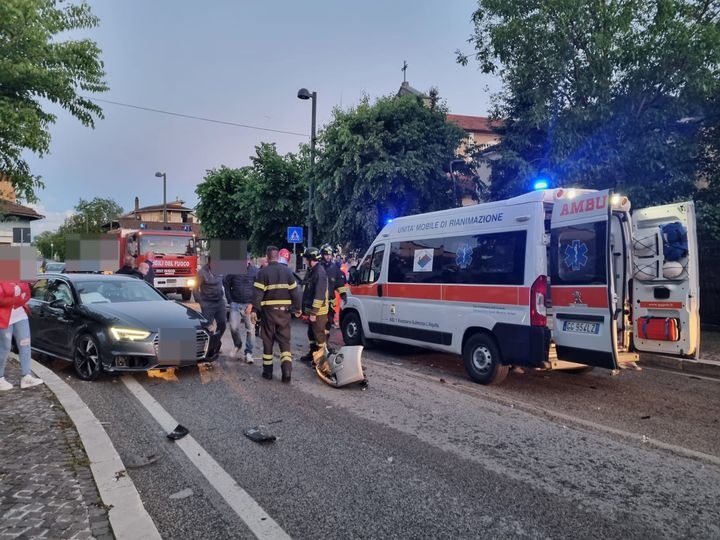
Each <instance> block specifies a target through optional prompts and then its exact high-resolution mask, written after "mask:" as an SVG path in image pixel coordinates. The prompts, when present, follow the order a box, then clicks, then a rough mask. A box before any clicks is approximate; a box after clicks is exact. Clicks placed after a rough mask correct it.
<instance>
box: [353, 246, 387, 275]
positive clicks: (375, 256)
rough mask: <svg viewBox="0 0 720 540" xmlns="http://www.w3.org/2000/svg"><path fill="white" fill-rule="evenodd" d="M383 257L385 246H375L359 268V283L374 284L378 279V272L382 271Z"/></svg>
mask: <svg viewBox="0 0 720 540" xmlns="http://www.w3.org/2000/svg"><path fill="white" fill-rule="evenodd" d="M384 255H385V245H384V244H380V245H379V246H375V249H374V250H373V252H372V253H371V254H369V255H368V256H366V257H365V259H363V261H362V263H361V264H360V267H359V275H360V280H359V283H360V284H362V283H375V282H376V281H377V280H378V278H380V270H382V261H383V256H384Z"/></svg>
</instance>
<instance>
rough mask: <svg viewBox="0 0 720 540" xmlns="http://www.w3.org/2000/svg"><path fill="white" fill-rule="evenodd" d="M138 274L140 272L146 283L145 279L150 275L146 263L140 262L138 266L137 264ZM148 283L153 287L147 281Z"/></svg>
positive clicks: (148, 266)
mask: <svg viewBox="0 0 720 540" xmlns="http://www.w3.org/2000/svg"><path fill="white" fill-rule="evenodd" d="M138 272H140V275H141V276H142V278H143V279H145V280H146V281H147V279H146V278H147V275H148V274H149V273H150V265H149V264H148V263H147V262H146V261H143V262H141V263H140V264H138ZM148 283H150V285H153V283H152V282H151V281H148Z"/></svg>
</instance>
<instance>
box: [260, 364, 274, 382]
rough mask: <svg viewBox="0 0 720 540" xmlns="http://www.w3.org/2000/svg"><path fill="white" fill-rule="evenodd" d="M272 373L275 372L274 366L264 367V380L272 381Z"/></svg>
mask: <svg viewBox="0 0 720 540" xmlns="http://www.w3.org/2000/svg"><path fill="white" fill-rule="evenodd" d="M272 372H273V367H272V366H263V372H262V377H263V379H268V380H272Z"/></svg>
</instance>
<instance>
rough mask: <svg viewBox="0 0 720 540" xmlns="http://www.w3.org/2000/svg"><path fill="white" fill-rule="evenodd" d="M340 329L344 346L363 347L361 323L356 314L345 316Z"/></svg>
mask: <svg viewBox="0 0 720 540" xmlns="http://www.w3.org/2000/svg"><path fill="white" fill-rule="evenodd" d="M340 329H341V330H342V337H343V341H344V342H345V345H351V346H352V345H363V341H364V339H363V333H362V323H361V322H360V316H359V315H358V314H357V313H355V312H352V311H351V312H350V313H348V314H347V315H345V316H344V317H343V319H342V324H341V327H340Z"/></svg>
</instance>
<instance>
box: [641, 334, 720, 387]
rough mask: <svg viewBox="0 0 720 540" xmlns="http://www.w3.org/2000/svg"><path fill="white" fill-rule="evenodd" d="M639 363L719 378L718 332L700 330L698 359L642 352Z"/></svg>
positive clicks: (719, 338)
mask: <svg viewBox="0 0 720 540" xmlns="http://www.w3.org/2000/svg"><path fill="white" fill-rule="evenodd" d="M640 365H641V366H648V367H654V368H661V369H668V370H671V371H680V372H682V373H687V374H689V375H700V376H703V377H713V378H716V379H720V332H718V331H711V330H703V331H702V332H701V335H700V358H699V359H698V360H686V359H684V358H673V357H670V356H662V355H659V354H645V353H643V354H641V355H640Z"/></svg>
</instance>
